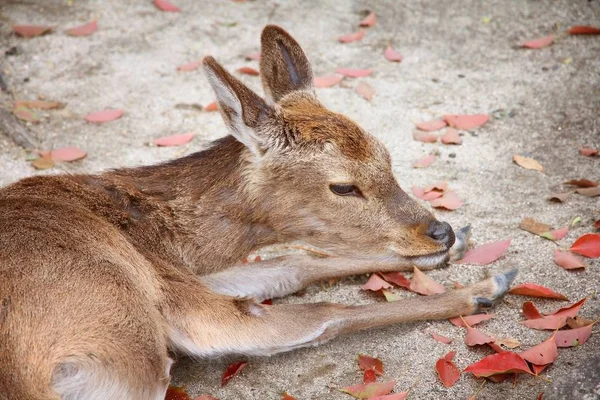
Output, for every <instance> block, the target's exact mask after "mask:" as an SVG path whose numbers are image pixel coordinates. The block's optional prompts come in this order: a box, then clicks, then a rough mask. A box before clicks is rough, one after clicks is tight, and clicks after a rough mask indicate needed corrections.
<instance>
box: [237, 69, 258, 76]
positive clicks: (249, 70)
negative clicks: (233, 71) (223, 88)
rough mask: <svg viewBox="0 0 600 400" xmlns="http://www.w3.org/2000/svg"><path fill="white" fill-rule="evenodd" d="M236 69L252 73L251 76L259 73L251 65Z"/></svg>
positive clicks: (247, 73)
mask: <svg viewBox="0 0 600 400" xmlns="http://www.w3.org/2000/svg"><path fill="white" fill-rule="evenodd" d="M237 71H238V72H239V73H241V74H246V75H253V76H257V75H258V74H259V72H258V71H257V70H255V69H254V68H251V67H241V68H238V69H237Z"/></svg>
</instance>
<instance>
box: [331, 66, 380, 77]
mask: <svg viewBox="0 0 600 400" xmlns="http://www.w3.org/2000/svg"><path fill="white" fill-rule="evenodd" d="M335 72H337V73H338V74H342V75H344V76H346V77H348V78H364V77H365V76H369V75H371V74H372V73H373V70H372V69H356V68H336V70H335Z"/></svg>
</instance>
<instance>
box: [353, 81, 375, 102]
mask: <svg viewBox="0 0 600 400" xmlns="http://www.w3.org/2000/svg"><path fill="white" fill-rule="evenodd" d="M354 90H355V91H356V93H358V94H359V95H360V96H362V97H363V98H365V99H366V100H368V101H371V99H372V98H373V96H374V95H375V89H373V88H372V87H371V85H369V84H368V83H367V82H360V83H359V84H358V85H356V88H355V89H354Z"/></svg>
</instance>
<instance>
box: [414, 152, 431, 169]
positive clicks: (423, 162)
mask: <svg viewBox="0 0 600 400" xmlns="http://www.w3.org/2000/svg"><path fill="white" fill-rule="evenodd" d="M434 161H435V154H430V155H428V156H425V157H423V158H420V159H418V160H417V161H415V162H414V163H413V164H412V166H413V168H426V167H429V166H430V165H431V164H432V163H433V162H434Z"/></svg>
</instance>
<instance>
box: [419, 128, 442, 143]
mask: <svg viewBox="0 0 600 400" xmlns="http://www.w3.org/2000/svg"><path fill="white" fill-rule="evenodd" d="M413 139H415V140H416V141H418V142H423V143H435V142H437V140H438V138H437V136H435V135H432V134H431V133H429V132H423V131H419V130H415V131H413Z"/></svg>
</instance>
